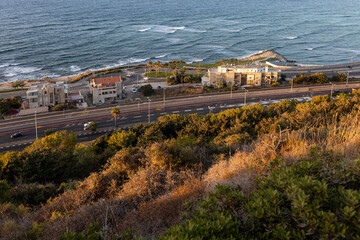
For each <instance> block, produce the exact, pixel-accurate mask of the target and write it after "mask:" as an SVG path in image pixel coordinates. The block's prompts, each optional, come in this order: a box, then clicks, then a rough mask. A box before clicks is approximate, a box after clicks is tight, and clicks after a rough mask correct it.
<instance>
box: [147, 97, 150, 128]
mask: <svg viewBox="0 0 360 240" xmlns="http://www.w3.org/2000/svg"><path fill="white" fill-rule="evenodd" d="M147 98H148V100H149V108H148V114H149V115H148V123H150V102H151V100H150V98H149V97H147Z"/></svg>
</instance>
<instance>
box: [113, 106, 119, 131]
mask: <svg viewBox="0 0 360 240" xmlns="http://www.w3.org/2000/svg"><path fill="white" fill-rule="evenodd" d="M111 115H113V116H114V120H115V127H117V125H116V118H117V117H118V116H119V115H120V110H119V108H117V107H113V109H111Z"/></svg>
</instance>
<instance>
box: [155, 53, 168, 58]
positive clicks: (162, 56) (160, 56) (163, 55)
mask: <svg viewBox="0 0 360 240" xmlns="http://www.w3.org/2000/svg"><path fill="white" fill-rule="evenodd" d="M167 55H169V54H168V53H165V54H162V55H159V56H155V58H164V57H166V56H167Z"/></svg>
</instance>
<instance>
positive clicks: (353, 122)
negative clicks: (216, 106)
mask: <svg viewBox="0 0 360 240" xmlns="http://www.w3.org/2000/svg"><path fill="white" fill-rule="evenodd" d="M359 109H360V90H357V91H353V92H352V93H350V94H340V95H338V96H337V97H336V98H335V99H330V97H329V96H318V97H314V98H313V100H312V101H311V102H307V103H298V102H297V101H296V100H291V101H289V100H286V101H283V102H280V103H277V104H274V105H270V106H269V107H264V106H261V105H259V104H255V105H251V106H245V107H242V108H238V109H231V110H226V111H223V112H221V113H218V114H209V115H206V116H201V115H197V114H192V115H188V116H184V115H166V116H162V117H160V118H159V119H158V122H157V123H152V124H139V125H137V126H135V127H133V128H132V129H130V130H129V131H128V132H125V131H122V130H119V131H117V132H115V133H113V134H112V135H106V136H104V137H101V138H99V139H97V140H95V141H94V142H92V143H91V145H89V146H84V145H81V144H80V145H77V144H76V135H75V134H73V133H71V132H66V131H63V132H58V133H54V134H51V135H49V136H47V137H44V138H43V139H41V140H38V141H36V142H35V143H34V144H33V145H31V146H29V147H27V148H26V149H25V150H24V151H22V152H10V153H6V154H3V155H0V174H1V175H0V176H1V180H0V202H1V204H0V239H68V240H70V239H133V238H143V239H154V238H159V239H190V238H195V239H264V238H266V239H334V238H340V239H341V238H343V239H351V238H359V237H360V236H359V232H360V225H359V221H360V216H359V210H360V209H359V208H360V191H359V186H360V184H359V180H360V179H359V178H360V168H359V167H360V165H359V160H358V159H359V157H360V156H359V154H360V151H359V147H360V126H359V117H360V112H359Z"/></svg>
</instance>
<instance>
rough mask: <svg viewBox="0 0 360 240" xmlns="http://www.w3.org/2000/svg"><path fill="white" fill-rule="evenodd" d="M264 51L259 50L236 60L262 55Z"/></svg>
mask: <svg viewBox="0 0 360 240" xmlns="http://www.w3.org/2000/svg"><path fill="white" fill-rule="evenodd" d="M263 52H264V50H261V51H258V52H252V53H250V54H248V55H244V56H241V57H238V59H242V58H248V57H251V56H252V55H255V54H260V53H263Z"/></svg>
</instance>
